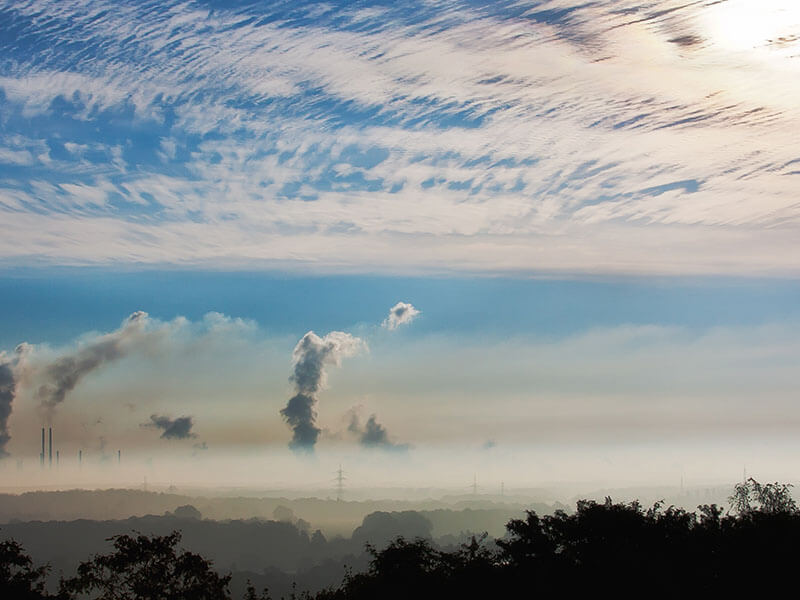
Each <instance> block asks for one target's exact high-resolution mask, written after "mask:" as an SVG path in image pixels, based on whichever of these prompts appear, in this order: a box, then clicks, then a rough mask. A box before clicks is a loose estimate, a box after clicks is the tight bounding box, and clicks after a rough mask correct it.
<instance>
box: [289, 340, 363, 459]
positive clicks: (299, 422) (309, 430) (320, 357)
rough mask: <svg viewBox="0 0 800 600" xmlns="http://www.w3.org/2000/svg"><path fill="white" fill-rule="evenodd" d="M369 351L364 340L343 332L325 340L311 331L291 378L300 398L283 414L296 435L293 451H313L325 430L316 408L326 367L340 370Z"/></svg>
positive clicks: (302, 342)
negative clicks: (346, 361) (344, 361)
mask: <svg viewBox="0 0 800 600" xmlns="http://www.w3.org/2000/svg"><path fill="white" fill-rule="evenodd" d="M365 347H366V344H365V342H364V340H362V339H360V338H357V337H354V336H352V335H350V334H349V333H344V332H342V331H332V332H330V333H329V334H328V335H326V336H325V337H319V336H318V335H317V334H315V333H314V332H313V331H309V332H308V333H307V334H305V335H304V336H303V338H302V339H301V340H300V341H299V342H297V346H295V348H294V352H293V353H292V360H293V363H294V373H293V374H292V376H291V377H290V378H289V381H291V382H292V383H294V385H295V391H296V394H295V395H294V396H292V397H291V398H290V399H289V402H288V403H287V404H286V407H285V408H283V409H282V410H281V415H282V416H283V418H284V419H286V422H287V423H288V424H289V426H290V427H291V428H292V431H293V435H292V441H291V442H290V443H289V447H290V448H291V449H293V450H305V451H312V450H313V449H314V445H315V444H316V443H317V438H318V437H319V434H320V431H321V430H320V428H319V427H317V425H316V420H317V412H316V410H315V407H316V403H317V393H318V392H319V391H320V390H321V389H322V388H323V387H324V386H325V367H326V365H334V366H337V367H338V366H339V365H340V364H341V361H342V359H343V358H346V357H348V356H353V355H355V354H357V353H358V352H359V351H361V350H362V349H363V348H365Z"/></svg>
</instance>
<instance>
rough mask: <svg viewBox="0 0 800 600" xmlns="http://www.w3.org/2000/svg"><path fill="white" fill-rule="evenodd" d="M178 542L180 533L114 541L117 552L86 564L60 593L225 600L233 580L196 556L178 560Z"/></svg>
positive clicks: (135, 599)
mask: <svg viewBox="0 0 800 600" xmlns="http://www.w3.org/2000/svg"><path fill="white" fill-rule="evenodd" d="M180 539H181V534H180V532H178V531H174V532H172V533H171V534H170V535H166V536H152V537H148V536H145V535H141V534H139V535H136V536H130V535H117V536H114V537H112V538H110V540H111V541H113V544H114V549H115V551H114V552H113V553H111V554H107V555H103V556H94V557H93V558H92V559H91V560H89V561H86V562H82V563H81V564H80V565H79V566H78V574H77V576H76V577H73V578H71V579H68V580H65V581H62V582H61V592H62V593H64V594H82V595H89V596H90V597H91V598H93V599H95V600H188V599H192V600H227V598H228V597H229V595H228V583H229V582H230V578H231V577H230V575H225V576H220V575H219V574H217V573H216V572H215V571H214V570H213V569H212V565H211V562H210V561H208V560H206V559H204V558H203V557H202V556H200V555H198V554H192V553H191V552H183V553H180V554H179V553H178V552H177V551H176V548H175V547H176V545H177V543H178V542H179V541H180Z"/></svg>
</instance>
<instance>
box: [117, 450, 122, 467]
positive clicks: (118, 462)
mask: <svg viewBox="0 0 800 600" xmlns="http://www.w3.org/2000/svg"><path fill="white" fill-rule="evenodd" d="M121 462H122V450H117V464H120V463H121Z"/></svg>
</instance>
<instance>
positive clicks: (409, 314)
mask: <svg viewBox="0 0 800 600" xmlns="http://www.w3.org/2000/svg"><path fill="white" fill-rule="evenodd" d="M418 314H419V311H418V310H417V309H416V308H414V305H413V304H410V303H408V302H398V303H397V304H395V305H394V306H393V307H392V308H390V309H389V315H388V316H387V317H386V319H384V321H383V323H381V326H382V327H384V328H386V329H388V330H389V331H394V330H395V329H397V328H398V327H400V325H405V324H406V323H411V321H413V320H414V319H415V318H416V316H417V315H418Z"/></svg>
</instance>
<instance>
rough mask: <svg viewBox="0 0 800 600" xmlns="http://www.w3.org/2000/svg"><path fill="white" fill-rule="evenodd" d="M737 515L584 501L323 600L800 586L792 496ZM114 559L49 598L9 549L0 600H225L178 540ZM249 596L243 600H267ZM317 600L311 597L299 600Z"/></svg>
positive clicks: (418, 541) (765, 489)
mask: <svg viewBox="0 0 800 600" xmlns="http://www.w3.org/2000/svg"><path fill="white" fill-rule="evenodd" d="M730 501H731V510H729V511H728V512H727V513H724V512H723V509H722V508H720V507H718V506H716V505H714V504H712V505H701V506H698V507H697V508H698V510H697V512H688V511H686V510H684V509H681V508H676V507H674V506H667V507H665V506H664V503H663V502H656V503H655V504H654V505H653V506H651V507H649V508H647V509H645V508H644V507H642V506H641V505H640V504H639V503H638V502H629V503H615V502H613V501H612V499H611V498H606V499H605V501H604V502H595V501H591V500H581V501H579V502H578V503H577V506H576V510H575V512H573V513H567V512H566V511H563V510H558V511H556V512H555V513H553V514H551V515H538V514H537V513H536V512H535V511H527V512H526V515H525V517H524V518H521V519H512V520H511V521H509V522H508V524H507V534H506V536H505V537H504V538H502V539H499V540H496V541H495V542H494V543H490V542H489V541H487V536H486V534H483V535H481V536H473V537H472V538H471V539H470V541H469V542H468V543H465V544H462V545H461V546H460V547H458V548H456V549H453V550H445V549H442V548H439V547H437V546H436V545H435V544H434V543H433V542H432V541H431V540H430V539H428V538H423V537H417V538H414V539H406V538H403V537H398V538H395V539H394V540H392V541H391V542H389V543H388V544H387V545H386V546H385V548H383V549H380V550H379V549H378V548H377V547H375V546H373V545H370V544H367V545H366V549H367V552H368V553H369V554H370V556H371V560H370V563H369V568H368V569H367V570H366V571H365V572H363V573H357V574H353V572H352V571H350V570H347V571H346V574H345V578H344V581H343V582H342V584H341V585H340V586H339V587H338V588H335V589H327V590H323V591H322V592H319V593H318V594H316V596H313V597H314V598H316V600H362V599H363V600H367V599H370V600H371V599H373V598H381V600H394V599H400V598H403V599H407V598H415V597H416V598H431V597H436V598H451V597H452V598H491V597H502V598H505V597H520V596H524V597H534V596H563V597H568V598H571V597H577V596H586V595H590V594H591V595H598V594H602V595H605V594H608V593H611V594H614V595H616V596H621V597H629V596H630V597H633V596H636V597H640V596H643V595H648V596H655V597H680V596H683V595H685V593H686V590H691V592H692V593H693V594H695V595H699V594H702V593H705V594H713V595H715V596H723V595H725V596H731V597H740V596H746V595H756V594H758V595H765V594H766V593H771V592H772V591H774V590H778V589H780V586H785V585H787V584H793V575H794V570H795V568H796V564H797V561H798V559H800V549H798V545H797V541H798V540H800V511H798V509H797V506H796V504H795V502H794V500H793V499H792V497H791V486H790V485H787V484H778V483H767V484H761V483H759V482H757V481H755V480H754V479H748V480H747V481H746V482H744V483H742V484H739V485H737V486H736V487H735V489H734V493H733V495H732V496H731V498H730ZM110 540H111V541H113V545H114V551H113V552H112V553H110V554H108V555H104V556H94V557H93V558H91V559H90V560H89V561H87V562H83V563H81V564H80V566H79V567H78V571H77V575H76V576H75V577H73V578H71V579H68V580H62V582H61V587H60V591H59V595H58V596H49V595H47V593H46V592H45V588H44V581H45V577H46V574H47V572H48V571H47V567H38V568H35V567H34V566H33V562H32V561H31V559H30V557H28V556H26V555H25V553H24V552H23V550H22V548H21V546H20V545H19V544H18V543H16V542H14V541H12V540H9V541H6V542H2V543H0V597H2V598H20V599H22V600H27V599H30V600H41V599H44V598H58V599H59V600H70V599H74V598H76V597H80V598H81V599H83V598H91V599H93V600H134V599H135V600H156V599H157V600H184V599H186V600H189V599H191V600H222V599H227V598H228V597H229V595H228V592H227V587H228V583H229V581H230V575H227V576H220V575H219V574H217V573H216V572H215V571H214V570H213V568H212V564H211V562H210V561H208V560H206V559H204V558H203V557H201V556H199V555H197V554H192V553H190V552H186V551H184V552H178V551H177V550H176V545H177V544H178V542H179V540H180V533H179V532H173V533H172V534H171V535H168V536H162V537H159V536H152V537H147V536H144V535H139V534H137V535H119V536H115V537H113V538H110ZM269 598H270V596H269V593H268V591H267V590H266V589H265V590H263V592H262V593H261V594H260V595H259V594H258V593H257V591H256V589H255V587H254V586H253V585H249V586H248V588H247V590H246V592H245V596H244V600H269ZM298 598H299V599H301V600H302V599H305V600H310V599H311V598H312V596H311V595H310V594H308V593H307V592H302V593H300V594H298V593H297V591H296V588H294V589H293V591H292V592H291V595H290V600H297V599H298Z"/></svg>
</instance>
